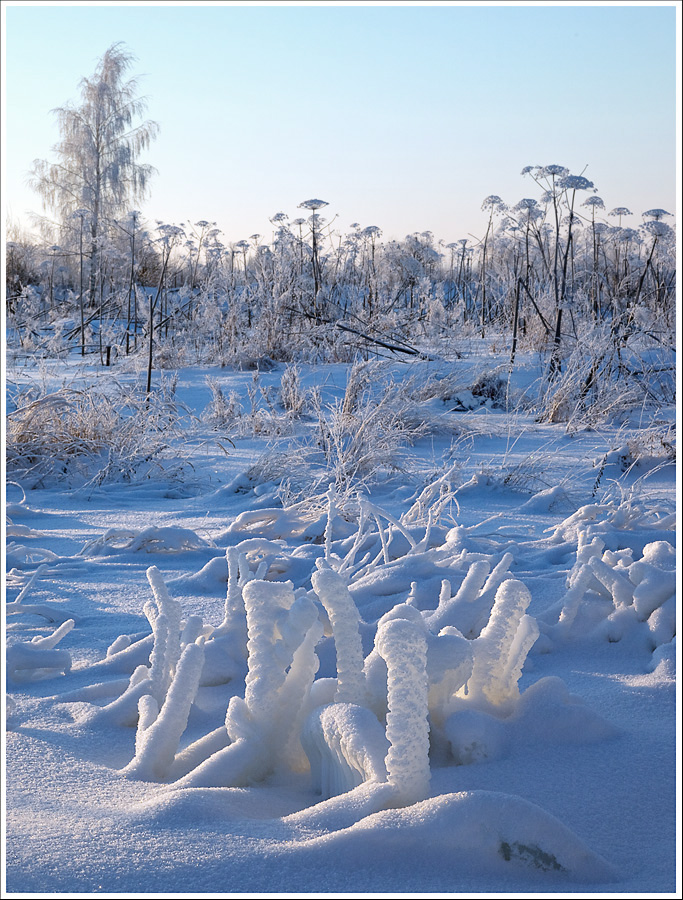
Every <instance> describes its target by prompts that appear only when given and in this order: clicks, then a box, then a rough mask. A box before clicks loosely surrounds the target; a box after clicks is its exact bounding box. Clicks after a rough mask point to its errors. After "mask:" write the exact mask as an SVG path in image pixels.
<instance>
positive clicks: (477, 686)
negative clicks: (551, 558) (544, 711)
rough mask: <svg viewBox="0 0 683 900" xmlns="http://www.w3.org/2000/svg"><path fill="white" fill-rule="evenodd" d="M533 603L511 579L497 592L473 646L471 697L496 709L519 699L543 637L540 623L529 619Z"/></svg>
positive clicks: (469, 685)
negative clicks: (520, 684) (533, 651)
mask: <svg viewBox="0 0 683 900" xmlns="http://www.w3.org/2000/svg"><path fill="white" fill-rule="evenodd" d="M530 600H531V595H530V594H529V591H528V590H527V588H526V587H525V585H523V584H522V582H521V581H517V580H516V579H513V578H510V579H508V580H507V581H504V582H503V583H502V584H501V585H500V587H499V588H498V590H497V592H496V599H495V603H494V605H493V610H492V611H491V616H490V618H489V622H488V624H487V625H486V627H485V628H484V629H483V631H482V632H481V634H480V635H479V637H478V638H476V639H475V640H474V642H473V647H472V649H473V653H474V664H473V667H472V676H471V678H470V679H469V681H468V682H467V693H468V696H471V697H472V698H474V699H477V698H482V699H484V700H485V701H488V702H489V703H491V704H493V705H494V706H504V705H509V704H511V703H514V702H515V701H516V700H517V699H519V687H518V684H517V682H518V681H519V678H520V676H521V674H522V667H523V666H524V661H525V659H526V657H527V654H528V652H529V650H530V649H531V647H532V646H533V644H534V642H535V641H536V638H537V637H538V635H539V629H538V625H537V624H536V620H535V619H534V618H532V617H531V616H528V615H526V612H525V611H526V608H527V606H528V605H529V602H530Z"/></svg>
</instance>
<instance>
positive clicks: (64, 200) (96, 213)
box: [30, 43, 158, 300]
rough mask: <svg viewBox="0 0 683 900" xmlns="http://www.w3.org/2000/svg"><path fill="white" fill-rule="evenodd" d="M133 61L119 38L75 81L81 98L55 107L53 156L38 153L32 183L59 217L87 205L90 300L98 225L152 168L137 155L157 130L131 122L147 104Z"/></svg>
mask: <svg viewBox="0 0 683 900" xmlns="http://www.w3.org/2000/svg"><path fill="white" fill-rule="evenodd" d="M132 61H133V56H132V55H131V54H130V53H128V52H127V51H126V50H125V49H124V47H123V45H122V44H121V43H115V44H112V45H111V47H109V49H108V50H107V51H106V53H105V54H104V56H103V57H102V58H101V59H100V61H99V63H98V64H97V68H96V69H95V72H94V74H93V75H92V76H91V77H90V78H83V80H82V81H81V84H80V90H81V97H80V102H78V103H76V104H74V103H67V104H66V105H65V106H62V107H59V108H58V109H56V110H54V112H55V114H56V116H57V123H58V126H59V132H60V135H61V139H60V141H59V142H58V143H57V144H56V145H55V147H54V148H53V149H54V151H55V153H56V154H57V161H56V162H48V161H47V160H44V159H37V160H35V161H34V163H33V170H32V173H31V178H30V184H31V186H32V187H33V189H34V190H35V191H36V192H37V193H38V194H39V195H40V197H41V198H42V200H43V203H44V205H45V207H46V208H48V209H50V210H52V212H53V213H55V214H56V216H57V217H58V219H59V222H60V224H63V223H65V222H66V221H67V220H68V218H69V216H70V215H71V214H72V213H73V212H74V210H76V209H85V210H87V211H88V214H89V215H88V224H89V231H90V234H89V243H90V254H89V255H90V273H89V290H90V298H91V300H92V299H93V297H94V296H95V288H96V284H97V273H98V257H99V246H100V240H101V235H102V231H103V230H104V229H105V228H106V227H107V225H108V224H109V223H110V222H111V221H112V220H114V219H115V218H117V217H119V216H121V215H122V214H123V213H125V212H127V211H128V209H129V208H130V204H131V203H134V202H135V201H137V200H141V199H142V198H143V197H144V195H145V193H146V190H147V186H148V182H149V179H150V176H151V175H152V172H153V168H152V167H151V166H149V165H145V164H142V163H140V162H138V158H139V155H140V152H141V151H143V150H144V149H146V147H147V146H148V145H149V143H150V142H151V141H152V140H153V139H154V138H155V137H156V135H157V131H158V126H157V124H156V123H155V122H152V121H144V122H142V123H141V124H137V125H136V124H134V123H135V121H136V120H137V119H138V117H139V116H141V115H142V114H143V113H144V112H145V110H146V106H147V104H146V100H145V99H144V98H142V97H138V96H137V90H138V85H137V79H135V78H130V79H126V73H127V71H128V69H129V68H130V65H131V63H132Z"/></svg>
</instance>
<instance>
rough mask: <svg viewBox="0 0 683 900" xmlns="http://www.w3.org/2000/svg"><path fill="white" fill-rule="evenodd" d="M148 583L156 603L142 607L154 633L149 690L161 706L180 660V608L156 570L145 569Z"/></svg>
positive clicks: (154, 568) (152, 568)
mask: <svg viewBox="0 0 683 900" xmlns="http://www.w3.org/2000/svg"><path fill="white" fill-rule="evenodd" d="M147 580H148V581H149V584H150V587H151V588H152V593H153V594H154V599H155V601H156V606H155V605H154V604H151V603H146V604H145V607H144V611H145V614H146V615H147V618H148V619H149V622H150V624H151V626H152V630H153V631H154V647H153V649H152V653H151V654H150V681H151V685H152V688H151V690H152V694H153V695H154V697H155V698H156V700H157V702H158V703H163V700H164V697H165V696H166V692H167V691H168V688H169V685H170V683H171V679H172V677H173V673H174V672H175V667H176V665H177V663H178V660H179V658H180V618H181V607H180V604H179V603H178V601H177V600H173V599H172V598H171V597H170V595H169V593H168V589H167V588H166V584H165V582H164V579H163V577H162V575H161V572H160V571H159V570H158V569H157V567H156V566H150V567H149V569H147Z"/></svg>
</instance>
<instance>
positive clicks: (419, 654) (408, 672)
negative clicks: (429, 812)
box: [375, 619, 431, 806]
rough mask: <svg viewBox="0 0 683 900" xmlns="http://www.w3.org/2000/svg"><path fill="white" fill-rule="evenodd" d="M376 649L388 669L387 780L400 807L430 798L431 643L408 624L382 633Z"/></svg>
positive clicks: (394, 622) (394, 624) (394, 623)
mask: <svg viewBox="0 0 683 900" xmlns="http://www.w3.org/2000/svg"><path fill="white" fill-rule="evenodd" d="M375 646H376V647H377V650H378V651H379V653H380V655H381V656H382V658H383V659H384V661H385V662H386V665H387V706H388V710H387V731H386V734H387V739H388V741H389V752H388V754H387V758H386V766H387V781H388V782H389V784H390V785H391V786H392V787H393V788H394V790H395V801H396V805H398V806H409V805H410V804H411V803H417V802H418V801H419V800H424V799H425V798H426V797H428V796H429V781H430V777H431V773H430V768H429V723H428V692H429V680H428V677H427V640H426V637H425V633H424V628H422V627H420V625H419V624H418V623H416V622H411V621H409V620H408V619H388V620H386V621H384V622H383V623H381V624H380V625H379V626H378V628H377V636H376V638H375Z"/></svg>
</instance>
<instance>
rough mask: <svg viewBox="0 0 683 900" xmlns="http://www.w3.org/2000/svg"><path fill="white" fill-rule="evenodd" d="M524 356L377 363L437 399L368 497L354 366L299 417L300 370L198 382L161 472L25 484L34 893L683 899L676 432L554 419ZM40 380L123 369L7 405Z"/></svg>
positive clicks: (10, 545)
mask: <svg viewBox="0 0 683 900" xmlns="http://www.w3.org/2000/svg"><path fill="white" fill-rule="evenodd" d="M498 362H499V360H497V359H496V358H495V357H491V359H489V360H484V361H482V360H480V359H476V360H475V359H471V360H469V361H468V360H462V361H458V362H455V363H453V364H449V365H446V364H445V363H443V362H437V361H435V362H420V363H415V364H412V365H399V364H394V365H393V366H390V365H389V364H381V365H379V366H377V367H374V368H371V369H370V373H371V382H372V379H377V378H379V376H382V377H384V376H385V375H386V373H387V372H388V371H389V370H391V372H392V373H393V375H394V378H395V379H396V380H397V381H398V382H405V381H406V380H408V379H411V378H412V379H413V387H412V389H411V393H410V402H408V401H407V400H406V396H407V395H406V394H402V395H401V397H400V398H399V399H397V397H396V396H393V395H391V396H390V404H389V405H391V404H392V403H393V404H394V405H395V406H396V405H397V404H399V400H400V404H402V405H401V413H402V418H401V422H400V423H397V422H396V421H393V422H392V428H393V431H391V432H389V431H387V432H383V431H382V428H381V427H377V428H375V430H374V431H373V432H372V433H371V435H370V437H371V440H370V450H372V446H373V443H372V442H373V441H374V442H375V443H374V446H375V448H376V452H377V458H375V459H372V460H369V461H368V466H367V469H366V470H365V473H366V474H365V484H364V485H363V487H362V491H361V495H360V496H361V497H362V498H363V499H362V501H361V500H359V498H358V497H357V496H354V494H353V492H351V491H346V492H345V491H344V490H343V489H342V490H340V491H338V492H337V494H336V495H333V494H332V493H328V485H329V480H330V479H329V475H328V477H327V478H326V475H325V472H326V468H325V467H326V466H327V467H328V469H329V467H331V466H332V467H333V466H336V467H337V469H336V471H337V472H339V471H340V466H341V465H342V463H344V460H343V459H341V456H343V452H344V447H348V442H349V441H350V440H352V438H353V436H354V432H353V429H352V430H351V432H349V431H347V432H344V433H343V434H341V435H339V434H335V433H334V432H333V431H331V432H330V434H328V435H327V437H325V433H324V431H322V432H321V430H320V420H319V418H316V416H315V415H314V413H313V412H311V410H314V411H315V410H316V409H317V410H318V411H319V410H320V409H327V410H328V411H329V410H331V409H334V408H335V407H334V406H333V404H335V403H336V404H337V407H336V408H337V410H339V407H340V405H341V404H342V403H343V401H344V399H345V398H346V397H347V396H348V391H347V377H348V374H349V367H348V366H342V365H331V366H319V367H312V366H303V365H302V366H300V367H299V381H298V383H297V389H298V391H299V394H298V397H299V398H300V399H301V401H302V403H301V406H300V407H299V408H297V407H296V402H295V401H291V400H290V401H289V405H288V410H289V411H287V410H285V409H284V407H283V405H282V399H283V398H282V394H281V391H282V384H283V382H282V379H283V371H284V366H283V365H278V366H275V367H274V368H272V369H270V370H269V371H262V372H261V373H260V374H259V376H258V378H257V379H255V378H254V374H253V373H252V372H236V371H233V370H230V369H219V368H214V369H210V370H209V369H199V368H194V369H192V368H190V369H185V370H181V371H180V372H178V373H175V374H174V373H166V374H165V375H164V384H165V391H166V397H167V400H168V403H169V404H171V405H174V408H175V410H176V415H177V419H174V420H173V427H172V428H171V427H169V429H168V430H167V434H166V446H163V447H162V446H157V447H155V448H154V458H153V460H152V461H151V463H150V467H149V469H148V476H149V477H148V478H147V479H146V480H144V481H139V480H133V481H132V482H129V483H126V481H125V480H122V478H123V475H122V476H121V478H120V479H116V478H113V479H110V480H106V479H102V483H98V481H97V479H96V478H95V480H90V482H89V483H86V482H88V480H89V477H90V476H91V475H92V474H93V473H96V472H97V471H99V470H100V468H101V465H102V461H100V463H99V466H100V468H98V466H94V467H91V469H90V470H87V467H85V468H84V469H83V471H81V472H78V473H77V475H78V477H76V476H74V477H73V478H71V481H70V482H69V483H67V480H66V476H64V477H62V478H61V480H60V475H59V472H56V473H55V471H54V470H52V471H49V472H48V471H47V470H45V471H41V475H40V478H36V484H37V486H36V487H35V488H34V489H32V490H28V489H27V490H25V491H24V490H23V489H22V488H21V487H19V486H18V485H17V484H12V483H9V484H8V487H7V516H8V520H7V526H6V541H7V553H6V557H7V572H8V574H7V576H6V585H7V590H6V599H7V607H6V609H7V613H8V617H7V626H6V638H7V644H8V647H9V649H8V653H7V662H6V668H7V676H8V682H7V684H8V690H7V731H6V787H7V796H6V851H7V853H6V873H5V874H6V889H7V891H8V892H11V893H17V892H22V893H27V894H31V895H42V894H50V893H68V894H80V893H107V894H134V895H139V894H140V893H147V892H154V893H181V894H186V893H194V894H206V893H221V894H233V893H247V894H252V893H265V894H275V893H311V894H324V893H330V894H334V895H339V894H344V893H348V894H353V895H357V894H359V893H383V894H388V895H395V894H398V893H405V894H408V893H411V894H412V893H418V894H425V893H439V894H472V893H483V894H489V895H491V894H493V893H522V894H528V893H530V892H532V893H542V894H544V895H548V894H552V893H562V894H567V893H570V894H590V893H601V894H602V893H604V894H606V895H612V894H625V893H633V894H637V895H641V894H653V893H667V892H674V891H675V890H676V889H677V867H676V862H677V844H676V833H677V809H676V807H677V802H676V800H677V791H676V771H677V760H676V700H677V692H676V674H675V673H676V641H675V638H674V634H675V625H676V609H675V602H676V601H675V596H676V551H675V547H676V538H675V511H676V471H675V463H674V462H672V461H671V460H669V459H667V457H666V455H663V454H662V452H661V446H660V447H659V448H657V446H656V441H655V442H654V443H653V441H652V435H653V434H655V433H657V434H660V435H661V434H662V433H663V432H662V423H664V425H666V424H667V423H669V425H671V426H673V423H674V422H675V410H674V409H673V408H667V409H661V410H658V411H657V414H656V416H654V417H653V416H652V414H650V413H649V414H648V418H647V420H645V416H644V413H643V411H642V410H635V411H633V413H632V414H631V415H630V416H627V417H624V418H623V420H622V422H621V424H619V425H611V426H609V427H599V426H596V427H594V428H585V427H581V428H577V429H575V430H572V429H568V428H567V427H566V426H565V424H558V425H554V424H548V423H544V424H541V423H538V422H536V421H535V419H534V416H533V414H532V413H525V412H524V411H523V405H522V404H516V405H515V407H514V410H513V411H506V410H505V408H504V407H505V403H500V402H496V397H495V393H494V394H493V395H492V397H489V398H487V397H486V395H485V394H484V393H474V392H473V391H472V389H471V388H472V385H473V384H474V383H475V381H476V377H477V375H478V374H479V373H480V371H481V370H482V368H484V369H486V368H488V369H495V367H496V365H497V364H498ZM468 367H469V368H468ZM453 372H456V373H457V378H455V379H453V380H452V384H451V385H450V388H449V389H448V390H445V389H444V390H443V391H442V392H441V393H439V392H438V391H437V390H434V391H432V392H431V395H430V392H428V391H422V392H420V385H426V384H428V383H430V382H431V383H438V382H439V380H441V382H440V383H442V384H445V383H446V381H447V380H448V378H449V377H451V376H452V375H453ZM538 374H539V373H538V371H537V369H536V368H535V366H534V361H533V360H532V359H531V358H528V359H526V360H525V361H524V362H523V363H520V364H519V365H518V367H517V369H516V370H515V373H514V376H513V379H512V382H511V383H510V385H509V388H508V390H509V391H514V392H516V396H519V395H520V393H521V392H523V391H524V390H525V389H528V388H530V387H531V386H532V385H533V383H534V379H535V378H537V377H538ZM116 378H117V379H118V383H119V384H120V385H124V386H125V385H126V384H128V385H130V384H134V383H135V381H136V378H137V383H139V381H140V376H139V375H136V373H134V372H129V373H128V374H122V373H121V372H117V373H116ZM207 379H208V380H207ZM38 382H42V392H43V393H42V396H43V397H44V396H46V395H49V394H51V393H52V394H53V395H54V392H60V391H61V393H60V394H58V395H57V396H58V398H59V403H63V404H66V405H67V406H68V404H70V403H74V402H76V401H75V399H74V398H75V397H76V394H75V393H74V394H71V395H67V394H65V393H64V388H65V385H66V386H67V387H68V389H69V390H70V391H73V392H75V391H77V390H79V389H80V387H82V386H88V389H90V386H91V385H92V384H93V383H97V384H98V385H99V388H100V389H101V390H102V391H103V392H104V393H106V392H107V391H111V390H112V384H113V377H112V374H111V373H110V372H108V371H107V370H102V369H96V368H92V369H89V368H86V367H83V368H79V367H78V366H77V365H76V364H71V363H65V362H62V363H52V364H50V363H45V364H44V365H43V366H42V367H41V368H40V370H37V369H35V368H21V367H20V366H16V365H15V366H13V367H11V368H10V369H8V372H7V385H8V390H9V398H8V411H10V412H14V411H15V409H16V408H17V407H18V408H21V407H22V404H26V403H30V402H31V398H30V396H28V395H24V396H23V398H22V396H21V394H20V392H21V390H22V389H23V388H24V387H25V386H26V385H28V384H30V383H33V384H37V383H38ZM155 383H156V384H157V385H158V384H159V375H158V373H155ZM212 385H213V387H212ZM315 386H318V389H319V390H318V392H317V394H312V393H311V388H313V387H315ZM370 387H372V383H371V384H370ZM218 388H220V390H218ZM221 398H222V399H221ZM499 399H500V398H499ZM15 401H16V402H15ZM238 402H239V403H241V409H242V412H241V414H239V415H237V414H236V413H235V403H238ZM231 403H232V405H233V406H232V409H230V404H231ZM211 404H213V406H212V405H211ZM221 404H223V405H222V406H221ZM38 408H40V409H41V412H44V404H43V406H41V407H36V409H38ZM60 408H66V407H60V406H57V407H56V409H57V414H58V415H59V409H60ZM363 409H364V408H362V407H360V406H359V407H357V408H356V414H357V417H358V420H357V427H356V429H355V434H356V435H357V436H358V435H359V434H360V432H361V427H362V426H363V423H364V422H365V421H366V419H367V416H368V414H369V413H368V409H367V408H365V412H363ZM293 410H295V411H296V414H294V412H293ZM352 412H353V411H352ZM155 414H156V413H155ZM363 417H365V418H363ZM655 420H656V421H655ZM47 421H49V419H48V420H47ZM383 421H385V420H383ZM221 423H222V424H221ZM418 426H419V427H418ZM316 429H317V430H316ZM401 429H403V430H401ZM657 429H659V430H657ZM410 435H412V442H411V443H410V444H408V443H407V442H406V440H402V438H406V437H407V436H410ZM337 439H339V440H341V441H342V443H344V442H345V443H344V446H338V445H335V443H334V442H335V440H337ZM321 442H323V443H324V446H321ZM325 442H327V443H325ZM366 450H367V448H366ZM264 454H265V456H264ZM321 454H322V456H321ZM383 454H384V457H385V462H386V463H390V464H391V465H383V464H382V455H383ZM91 462H92V461H91ZM136 465H138V466H140V465H141V463H140V459H139V457H138V458H137V461H136ZM86 470H87V471H86ZM84 473H86V474H84ZM359 474H360V476H361V477H362V476H363V469H362V466H361V467H360V468H359ZM72 475H73V473H72V472H71V471H70V475H69V477H71V476H72ZM8 479H9V481H10V482H11V481H12V475H11V474H8ZM283 481H286V482H287V485H286V490H283ZM311 498H313V499H311ZM283 499H284V501H285V508H284V509H283V502H282V501H283ZM359 517H360V520H359ZM150 567H154V568H153V569H152V571H151V572H148V570H149V569H150ZM245 606H246V612H245ZM356 610H357V613H358V615H357V614H356V612H355V611H356ZM273 621H276V622H277V627H275V628H274V627H273V626H272V622H273ZM247 625H248V626H249V632H248V633H247ZM247 638H248V639H249V645H248V650H249V656H248V657H247ZM174 688H175V690H174ZM138 703H140V705H139V707H138ZM387 707H388V710H387ZM138 708H139V710H140V713H139V717H140V721H139V723H138ZM316 709H317V710H318V712H316ZM321 709H322V710H323V712H322V713H321V712H320V710H321ZM226 712H227V713H228V716H227V722H226ZM427 713H428V715H429V719H428V720H427ZM428 727H429V729H430V734H429V735H428V734H427V728H428ZM428 742H430V744H429V743H428ZM427 751H429V757H427ZM309 761H310V762H309ZM321 791H322V793H321ZM326 795H329V796H328V797H327V798H326ZM679 877H680V876H679ZM678 887H680V882H679V883H678Z"/></svg>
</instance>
